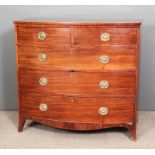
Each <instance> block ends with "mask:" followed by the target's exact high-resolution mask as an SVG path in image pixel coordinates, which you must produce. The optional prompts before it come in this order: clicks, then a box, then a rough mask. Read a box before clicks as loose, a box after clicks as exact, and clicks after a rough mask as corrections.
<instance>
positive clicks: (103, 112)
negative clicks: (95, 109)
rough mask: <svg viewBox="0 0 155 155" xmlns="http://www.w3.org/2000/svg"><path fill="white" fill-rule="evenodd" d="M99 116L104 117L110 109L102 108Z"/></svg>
mask: <svg viewBox="0 0 155 155" xmlns="http://www.w3.org/2000/svg"><path fill="white" fill-rule="evenodd" d="M99 114H100V115H102V116H105V115H107V114H108V108H107V107H100V108H99Z"/></svg>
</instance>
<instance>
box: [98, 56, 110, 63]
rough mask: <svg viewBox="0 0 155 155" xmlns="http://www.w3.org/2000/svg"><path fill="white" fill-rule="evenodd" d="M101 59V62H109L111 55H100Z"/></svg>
mask: <svg viewBox="0 0 155 155" xmlns="http://www.w3.org/2000/svg"><path fill="white" fill-rule="evenodd" d="M99 60H100V62H101V63H103V64H107V63H109V56H107V55H102V56H100V58H99Z"/></svg>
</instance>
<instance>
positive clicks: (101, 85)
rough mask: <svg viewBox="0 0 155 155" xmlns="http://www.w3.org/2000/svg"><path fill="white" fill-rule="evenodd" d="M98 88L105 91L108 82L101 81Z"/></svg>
mask: <svg viewBox="0 0 155 155" xmlns="http://www.w3.org/2000/svg"><path fill="white" fill-rule="evenodd" d="M99 86H100V88H102V89H107V88H108V87H109V82H108V81H101V82H100V84H99Z"/></svg>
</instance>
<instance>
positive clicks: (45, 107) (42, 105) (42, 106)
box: [39, 103, 48, 111]
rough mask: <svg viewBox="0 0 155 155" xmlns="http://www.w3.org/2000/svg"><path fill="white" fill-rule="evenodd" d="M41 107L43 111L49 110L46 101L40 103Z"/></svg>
mask: <svg viewBox="0 0 155 155" xmlns="http://www.w3.org/2000/svg"><path fill="white" fill-rule="evenodd" d="M39 109H40V110H41V111H47V109H48V107H47V104H45V103H40V105H39Z"/></svg>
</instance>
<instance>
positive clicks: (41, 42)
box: [17, 27, 70, 48]
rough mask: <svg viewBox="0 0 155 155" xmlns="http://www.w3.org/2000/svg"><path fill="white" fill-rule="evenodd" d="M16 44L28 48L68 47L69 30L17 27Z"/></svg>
mask: <svg viewBox="0 0 155 155" xmlns="http://www.w3.org/2000/svg"><path fill="white" fill-rule="evenodd" d="M17 44H24V45H30V46H44V47H47V46H51V47H53V48H63V47H68V46H70V29H69V28H42V27H17Z"/></svg>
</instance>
